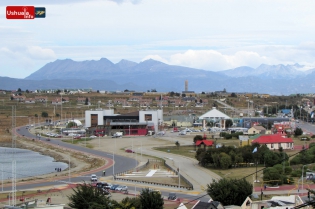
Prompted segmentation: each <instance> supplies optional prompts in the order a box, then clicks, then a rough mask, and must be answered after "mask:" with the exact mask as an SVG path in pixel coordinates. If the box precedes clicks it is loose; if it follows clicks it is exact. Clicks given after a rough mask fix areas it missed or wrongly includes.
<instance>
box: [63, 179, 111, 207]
mask: <svg viewBox="0 0 315 209" xmlns="http://www.w3.org/2000/svg"><path fill="white" fill-rule="evenodd" d="M72 190H73V194H71V195H69V196H68V199H69V206H70V207H71V208H76V209H110V208H112V206H111V203H110V202H111V200H110V199H109V197H107V196H106V195H105V194H104V193H103V192H102V191H101V190H100V189H98V188H96V187H93V186H92V185H89V184H86V183H85V182H84V183H83V184H79V185H78V186H77V187H76V188H74V189H72Z"/></svg>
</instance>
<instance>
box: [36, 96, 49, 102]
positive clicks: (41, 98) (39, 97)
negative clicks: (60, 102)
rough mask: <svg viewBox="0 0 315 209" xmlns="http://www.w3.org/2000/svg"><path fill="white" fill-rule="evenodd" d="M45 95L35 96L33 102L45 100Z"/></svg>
mask: <svg viewBox="0 0 315 209" xmlns="http://www.w3.org/2000/svg"><path fill="white" fill-rule="evenodd" d="M47 101H48V100H47V97H41V96H38V97H37V96H35V102H43V103H44V102H47Z"/></svg>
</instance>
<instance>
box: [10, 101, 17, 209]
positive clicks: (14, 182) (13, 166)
mask: <svg viewBox="0 0 315 209" xmlns="http://www.w3.org/2000/svg"><path fill="white" fill-rule="evenodd" d="M15 128H16V107H15V106H12V202H11V203H12V206H15V205H16V161H15V148H16V134H15Z"/></svg>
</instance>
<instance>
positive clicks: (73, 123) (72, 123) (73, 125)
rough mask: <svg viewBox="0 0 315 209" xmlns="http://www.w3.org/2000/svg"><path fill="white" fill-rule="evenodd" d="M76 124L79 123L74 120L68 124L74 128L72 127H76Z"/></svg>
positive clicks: (68, 126)
mask: <svg viewBox="0 0 315 209" xmlns="http://www.w3.org/2000/svg"><path fill="white" fill-rule="evenodd" d="M76 126H77V124H76V123H75V122H73V121H71V122H69V123H68V124H67V128H72V127H76Z"/></svg>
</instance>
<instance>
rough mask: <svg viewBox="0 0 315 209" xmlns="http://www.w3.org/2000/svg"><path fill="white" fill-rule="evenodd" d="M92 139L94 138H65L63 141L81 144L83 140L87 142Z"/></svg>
mask: <svg viewBox="0 0 315 209" xmlns="http://www.w3.org/2000/svg"><path fill="white" fill-rule="evenodd" d="M91 140H92V139H91V138H81V139H63V140H62V141H63V142H67V143H70V144H79V143H81V142H82V143H85V142H88V141H91Z"/></svg>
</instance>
